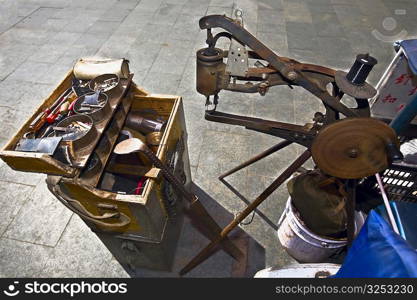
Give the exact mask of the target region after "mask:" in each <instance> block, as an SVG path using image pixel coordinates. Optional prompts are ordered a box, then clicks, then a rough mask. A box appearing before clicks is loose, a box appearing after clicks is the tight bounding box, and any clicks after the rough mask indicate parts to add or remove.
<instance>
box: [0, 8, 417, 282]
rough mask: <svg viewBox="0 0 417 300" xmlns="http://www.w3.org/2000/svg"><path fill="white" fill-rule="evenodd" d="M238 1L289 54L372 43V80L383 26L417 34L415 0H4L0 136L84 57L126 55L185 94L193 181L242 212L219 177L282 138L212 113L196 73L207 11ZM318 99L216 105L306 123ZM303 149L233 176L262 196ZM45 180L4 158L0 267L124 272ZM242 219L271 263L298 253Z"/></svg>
mask: <svg viewBox="0 0 417 300" xmlns="http://www.w3.org/2000/svg"><path fill="white" fill-rule="evenodd" d="M234 5H236V6H238V7H240V8H242V9H243V10H244V12H245V14H244V20H245V25H246V27H247V28H248V29H249V30H250V31H251V32H252V33H253V34H255V35H256V36H257V37H258V38H259V39H261V40H262V41H264V42H265V43H266V44H267V45H269V46H270V47H271V48H272V49H274V50H276V51H277V52H278V53H279V54H281V55H285V56H290V57H293V58H296V59H300V60H303V61H306V62H312V63H317V64H324V65H328V66H332V67H335V68H339V69H347V68H348V67H349V66H350V65H351V63H352V62H353V60H354V57H355V55H356V54H357V53H359V52H361V53H364V52H370V53H371V54H372V55H374V56H375V57H377V58H378V60H379V64H378V66H377V67H376V68H375V71H374V72H373V73H372V75H371V78H370V79H371V82H372V83H376V81H377V79H378V78H379V77H380V76H381V74H382V72H383V70H384V68H385V67H386V66H387V63H388V62H389V61H390V59H391V57H392V55H393V51H392V47H391V44H390V42H384V41H382V40H381V39H377V38H376V37H375V33H376V34H378V32H379V34H383V35H384V36H385V38H384V39H387V40H389V41H394V40H396V39H398V38H405V37H406V36H408V37H412V36H415V35H416V33H417V27H416V21H415V14H413V12H415V11H416V9H417V3H416V1H415V0H398V1H391V0H305V1H302V0H261V1H255V0H223V1H222V0H211V1H210V0H189V1H188V0H166V1H163V0H141V1H140V0H120V1H117V0H73V1H68V0H49V1H48V0H38V1H36V0H21V1H18V0H15V1H9V0H0V120H1V130H0V144H1V145H4V144H5V143H6V141H7V140H8V139H9V138H10V137H11V136H12V135H13V134H14V133H15V131H16V130H17V129H18V128H19V126H20V125H21V124H22V122H23V121H24V120H25V119H26V118H27V117H28V116H29V115H30V114H31V112H33V110H34V108H35V107H36V106H37V105H39V103H40V101H41V99H43V98H44V97H45V96H47V95H48V94H49V93H50V92H51V91H52V89H53V87H54V86H55V85H56V84H57V83H59V82H60V81H61V79H62V78H63V77H64V76H65V74H66V72H67V71H68V70H69V69H70V68H71V66H72V65H73V63H74V61H75V60H76V59H77V58H79V57H81V56H93V55H99V56H108V57H126V58H128V59H130V61H131V69H132V71H133V72H134V73H135V78H134V80H135V82H136V83H137V84H139V85H142V86H143V87H144V88H145V89H147V90H149V91H152V92H155V93H170V94H179V95H181V96H183V98H184V103H185V111H186V118H187V126H188V132H189V147H190V156H191V157H190V158H191V164H192V171H193V177H194V181H195V183H196V185H198V186H199V187H200V188H201V189H203V190H204V191H205V192H206V193H208V194H209V195H210V196H211V197H213V198H214V199H216V200H217V201H218V202H219V203H220V204H221V205H222V206H224V207H225V208H226V209H227V210H229V211H230V212H232V213H236V212H238V211H239V210H241V209H242V208H243V207H244V204H243V202H242V201H240V200H239V199H237V198H236V197H235V196H233V194H231V193H230V192H229V191H228V190H227V189H226V188H225V187H223V186H222V185H221V184H220V182H219V181H218V180H217V179H216V178H217V176H218V175H219V174H220V173H222V172H223V171H226V170H227V169H229V168H231V167H233V166H235V165H237V164H238V163H240V162H242V161H244V160H246V159H247V158H249V157H250V156H252V155H254V154H256V153H258V152H261V151H262V150H264V149H266V148H267V147H269V146H271V145H273V144H275V143H277V142H278V141H277V139H275V138H272V137H268V136H265V135H262V134H258V133H253V132H249V131H246V130H244V129H242V128H238V127H232V126H228V125H221V124H214V123H209V122H208V121H205V120H204V119H203V113H204V111H203V110H204V99H203V96H201V95H199V94H197V93H196V91H195V79H194V78H195V51H196V49H198V48H200V47H202V46H204V40H205V33H204V32H200V31H199V28H198V23H197V22H198V19H199V18H200V17H201V16H204V15H207V14H218V13H220V14H227V15H231V13H232V10H233V7H234ZM398 10H403V11H398ZM404 10H405V11H404ZM404 13H405V14H404ZM401 31H406V32H405V36H401ZM319 105H320V103H319V102H318V101H317V100H315V99H314V98H312V97H311V96H309V95H308V94H306V93H304V92H303V91H302V90H298V89H295V90H293V91H291V90H289V89H288V88H285V87H283V88H273V89H271V91H270V93H269V94H268V95H267V96H265V97H260V96H259V95H244V94H233V93H230V92H223V93H222V94H221V98H220V106H219V109H220V110H223V111H229V112H235V113H242V114H247V115H253V116H258V117H263V118H271V119H276V120H280V121H285V122H297V123H303V122H307V121H309V120H310V119H311V117H312V114H313V112H314V111H316V110H318V109H320V106H319ZM301 151H302V149H301V148H300V147H296V146H294V147H290V148H289V149H288V150H285V151H282V153H279V154H275V155H273V156H272V157H270V158H268V159H266V160H265V161H263V162H260V163H258V164H256V165H255V166H253V167H250V168H248V169H246V170H244V171H242V172H239V173H238V174H236V176H233V177H232V178H231V182H232V183H233V184H234V185H235V186H238V187H239V188H240V189H241V191H242V193H243V194H244V195H245V196H247V197H249V198H253V197H255V196H256V195H257V194H258V193H259V192H260V191H261V190H262V189H263V188H264V187H266V186H267V185H268V184H269V183H270V182H271V181H272V180H273V178H274V177H275V176H276V175H277V174H278V172H279V171H280V170H281V169H283V168H284V167H285V166H286V165H287V164H288V163H289V162H290V161H291V160H292V159H294V158H295V157H296V155H297V154H299V153H301ZM43 180H44V176H42V175H33V174H27V173H19V172H14V171H12V170H10V169H9V168H8V167H7V166H6V165H5V164H4V163H3V162H1V163H0V195H1V196H0V205H1V209H0V276H3V277H5V276H95V277H100V276H107V277H112V276H127V274H126V272H125V271H124V270H123V269H122V268H121V267H120V266H119V265H118V263H117V262H116V261H115V260H114V259H113V258H112V256H111V254H110V253H109V252H108V251H107V249H106V248H105V247H104V246H103V245H102V244H101V243H100V241H99V240H98V239H97V238H96V237H95V235H94V234H93V233H91V232H90V230H89V229H88V228H87V227H86V226H85V225H84V224H83V223H82V221H80V219H79V218H78V217H77V216H74V215H73V214H72V213H71V212H69V211H68V210H67V209H65V208H64V207H63V206H62V205H61V204H59V203H58V201H56V200H54V198H53V197H52V196H51V195H50V193H49V192H48V191H47V190H46V186H45V184H44V183H43ZM286 198H287V194H286V190H285V187H283V188H281V189H279V190H278V191H277V192H275V193H274V194H273V195H272V196H271V197H270V199H268V200H267V201H266V202H265V203H264V204H263V205H261V207H260V210H261V211H262V212H263V213H264V214H265V215H266V216H267V218H269V220H270V221H271V222H272V223H276V222H277V221H278V219H279V216H280V214H281V212H282V209H283V207H284V203H285V201H286ZM243 229H245V230H246V231H247V232H248V233H249V234H251V236H253V237H254V238H255V239H256V240H257V241H258V242H259V243H260V244H261V245H262V246H264V247H265V249H266V255H267V265H268V266H272V265H275V266H283V265H285V264H287V263H288V262H289V261H290V259H289V258H288V256H286V255H285V254H284V253H283V251H282V249H281V248H280V246H279V242H278V240H277V238H276V234H275V231H274V228H273V227H272V226H270V225H268V223H267V222H266V221H265V220H263V219H262V218H260V217H259V216H255V217H254V220H253V222H252V223H251V224H250V225H246V226H243ZM80 257H81V258H83V262H80V260H79V258H80ZM86 262H88V263H86ZM62 266H65V267H62Z"/></svg>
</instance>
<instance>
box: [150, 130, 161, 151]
mask: <svg viewBox="0 0 417 300" xmlns="http://www.w3.org/2000/svg"><path fill="white" fill-rule="evenodd" d="M161 140H162V132H151V133H148V134H147V135H146V144H147V145H148V146H149V148H151V150H152V151H153V152H154V153H156V152H158V148H159V145H160V144H161Z"/></svg>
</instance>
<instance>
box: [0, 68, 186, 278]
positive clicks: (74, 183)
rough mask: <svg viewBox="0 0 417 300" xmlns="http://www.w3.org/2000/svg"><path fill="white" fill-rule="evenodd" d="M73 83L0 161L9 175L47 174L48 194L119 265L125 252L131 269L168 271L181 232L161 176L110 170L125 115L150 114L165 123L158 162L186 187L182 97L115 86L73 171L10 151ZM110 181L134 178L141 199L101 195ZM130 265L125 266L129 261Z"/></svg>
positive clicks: (143, 170) (177, 201) (145, 169)
mask: <svg viewBox="0 0 417 300" xmlns="http://www.w3.org/2000/svg"><path fill="white" fill-rule="evenodd" d="M72 77H73V74H72V71H71V72H69V73H68V74H67V76H66V78H65V79H64V80H63V81H62V82H61V83H60V84H59V86H58V87H57V88H56V89H55V90H54V91H53V92H52V94H51V95H50V96H49V97H48V98H47V99H46V100H45V101H44V102H43V103H42V105H41V106H40V107H39V108H38V109H37V110H36V111H35V112H34V114H33V115H32V117H31V118H29V119H28V120H27V122H26V123H25V124H24V125H23V126H22V127H21V128H20V130H19V131H18V132H17V133H16V134H15V136H14V137H13V138H12V139H11V140H10V141H9V142H8V143H7V144H6V146H5V147H4V148H3V149H2V151H1V152H0V157H1V158H2V159H3V160H4V161H5V162H6V163H7V164H8V165H9V166H10V167H11V168H13V169H15V170H18V171H23V172H38V173H46V174H48V176H47V180H46V181H47V185H48V188H49V190H50V191H51V192H52V193H53V194H54V195H55V196H56V197H57V199H58V200H60V201H61V202H62V203H63V204H64V205H65V206H66V207H67V208H69V209H71V210H72V211H73V212H75V213H77V214H78V215H79V216H80V217H81V218H82V219H83V220H84V221H85V222H86V224H87V225H88V226H89V227H90V228H91V229H92V230H93V231H95V232H96V233H97V234H98V236H99V237H100V238H101V239H102V241H103V242H104V243H105V244H106V246H107V247H108V248H109V249H110V251H111V252H113V253H114V254H115V256H116V257H123V252H124V251H126V255H127V256H128V254H129V253H133V254H134V255H135V256H136V257H139V258H140V259H136V260H135V261H136V266H134V267H147V268H151V269H158V270H162V269H163V270H169V268H170V266H171V263H172V259H173V253H175V247H176V242H177V240H178V237H179V234H180V231H181V226H182V220H183V213H182V211H183V209H182V205H183V204H182V203H183V201H182V199H181V197H178V196H177V195H176V193H175V192H174V191H173V189H172V187H170V185H169V183H167V182H166V181H165V180H164V179H163V178H162V176H161V174H160V170H159V169H157V168H154V167H152V166H143V165H140V164H135V163H130V164H123V163H115V159H114V156H115V154H113V149H114V147H115V145H116V143H117V141H118V138H119V137H120V135H121V133H122V132H123V131H124V129H125V121H126V118H127V117H128V116H129V114H131V113H138V112H139V113H143V114H144V115H150V116H151V117H152V115H155V114H156V115H157V116H158V117H159V118H161V119H163V120H164V121H165V122H166V127H165V129H164V131H163V135H162V138H161V142H160V145H159V147H158V149H157V156H158V157H159V158H160V159H161V160H162V161H163V162H166V163H167V164H169V165H170V166H171V167H172V168H173V169H174V173H175V174H176V175H177V176H178V177H179V178H181V179H182V180H183V182H184V183H185V185H186V186H189V184H190V183H191V173H190V166H189V159H188V150H187V149H188V148H187V133H186V128H185V120H184V111H183V105H182V99H181V97H179V96H170V95H159V94H150V93H148V92H146V91H144V90H143V89H141V88H139V87H138V86H136V84H134V82H133V81H132V75H131V77H130V78H128V79H124V80H121V87H120V89H118V91H117V92H116V93H113V95H111V96H110V97H109V102H110V104H111V112H110V113H109V114H108V115H106V116H105V117H104V119H103V120H102V121H100V122H99V123H98V124H94V127H95V134H94V135H92V136H91V138H90V142H89V143H88V144H87V145H85V146H84V147H83V148H81V149H77V151H75V152H74V153H73V161H72V163H66V162H63V161H60V160H59V159H56V158H54V157H53V156H51V155H48V154H44V153H33V152H19V151H15V150H14V149H15V147H16V144H17V143H18V141H19V140H20V139H21V138H22V137H23V136H24V134H25V133H26V132H27V131H28V128H29V125H30V124H31V122H32V121H33V120H34V119H35V118H36V117H37V116H38V115H39V114H40V113H41V112H42V111H44V110H45V109H46V108H47V107H49V106H50V105H51V103H53V102H54V101H55V99H56V98H57V97H58V96H59V95H60V94H62V92H63V91H65V90H66V89H68V87H70V85H71V79H72ZM113 175H115V176H130V177H129V178H131V177H132V176H133V177H134V176H137V177H138V178H139V177H141V178H145V179H146V181H145V184H144V185H143V186H142V187H141V189H142V190H141V193H140V194H132V193H129V191H128V190H123V187H122V188H120V187H119V188H118V189H112V188H103V185H104V182H105V181H108V180H107V179H108V177H112V176H113ZM122 183H123V181H122ZM131 243H133V244H131ZM126 245H128V246H126ZM129 245H130V246H129ZM132 245H133V246H132ZM132 247H134V248H135V249H137V248H141V249H149V251H145V250H143V251H141V254H138V252H137V251H134V252H132ZM129 261H130V265H131V264H132V259H130V260H129ZM133 264H135V263H133ZM131 267H132V266H131Z"/></svg>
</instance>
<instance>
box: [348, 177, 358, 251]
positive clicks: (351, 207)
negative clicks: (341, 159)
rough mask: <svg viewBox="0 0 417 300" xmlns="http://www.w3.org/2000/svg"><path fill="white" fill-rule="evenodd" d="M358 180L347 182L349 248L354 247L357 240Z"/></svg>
mask: <svg viewBox="0 0 417 300" xmlns="http://www.w3.org/2000/svg"><path fill="white" fill-rule="evenodd" d="M356 185H357V180H356V179H348V180H347V181H346V191H347V199H346V217H347V241H348V246H349V247H350V246H351V245H352V242H353V240H354V238H355V206H356Z"/></svg>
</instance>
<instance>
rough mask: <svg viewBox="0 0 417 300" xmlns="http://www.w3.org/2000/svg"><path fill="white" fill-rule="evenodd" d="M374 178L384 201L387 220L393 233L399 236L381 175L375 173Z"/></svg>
mask: <svg viewBox="0 0 417 300" xmlns="http://www.w3.org/2000/svg"><path fill="white" fill-rule="evenodd" d="M375 177H376V180H377V181H378V187H379V190H380V191H381V195H382V199H383V200H384V206H385V209H386V210H387V214H388V219H389V221H390V222H391V226H392V229H393V230H394V232H395V233H397V234H400V231H399V230H398V226H397V222H396V221H395V218H394V214H393V213H392V210H391V206H390V204H389V200H388V197H387V194H386V193H385V189H384V186H383V183H382V179H381V175H379V174H378V173H377V174H375Z"/></svg>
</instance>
